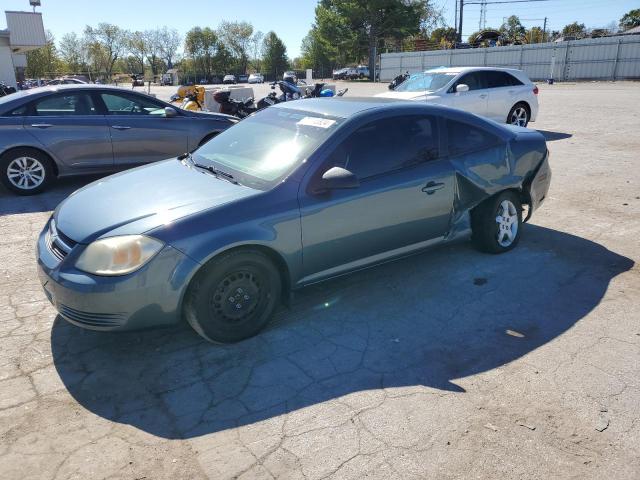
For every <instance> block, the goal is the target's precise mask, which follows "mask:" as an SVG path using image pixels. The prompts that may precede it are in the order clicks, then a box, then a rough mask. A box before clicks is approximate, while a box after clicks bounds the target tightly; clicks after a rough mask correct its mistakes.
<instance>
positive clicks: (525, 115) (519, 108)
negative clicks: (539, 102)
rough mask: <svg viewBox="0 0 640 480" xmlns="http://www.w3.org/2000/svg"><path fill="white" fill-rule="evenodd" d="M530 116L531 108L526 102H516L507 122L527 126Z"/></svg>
mask: <svg viewBox="0 0 640 480" xmlns="http://www.w3.org/2000/svg"><path fill="white" fill-rule="evenodd" d="M530 118H531V114H530V113H529V108H528V107H527V106H526V105H525V104H524V103H516V104H515V105H514V106H513V107H511V110H510V111H509V115H508V116H507V123H508V124H510V125H516V126H518V127H526V126H527V125H528V124H529V119H530Z"/></svg>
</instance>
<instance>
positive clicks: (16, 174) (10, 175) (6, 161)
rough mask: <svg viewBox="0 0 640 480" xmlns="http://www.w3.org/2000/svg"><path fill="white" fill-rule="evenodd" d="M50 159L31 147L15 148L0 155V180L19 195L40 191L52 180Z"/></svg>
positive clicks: (52, 172)
mask: <svg viewBox="0 0 640 480" xmlns="http://www.w3.org/2000/svg"><path fill="white" fill-rule="evenodd" d="M53 177H54V171H53V165H52V163H51V159H50V158H49V157H48V156H47V155H45V154H44V153H42V152H40V151H39V150H35V149H33V148H16V149H14V150H10V151H8V152H6V153H4V154H3V155H2V156H0V181H2V184H3V185H4V186H5V187H7V188H8V189H9V190H11V191H13V192H15V193H17V194H19V195H35V194H36V193H40V192H42V191H43V190H44V189H45V188H47V186H48V185H49V183H51V181H52V180H53Z"/></svg>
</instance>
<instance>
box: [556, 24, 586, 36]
mask: <svg viewBox="0 0 640 480" xmlns="http://www.w3.org/2000/svg"><path fill="white" fill-rule="evenodd" d="M586 35H587V27H585V25H584V23H578V22H573V23H570V24H569V25H565V26H564V28H563V29H562V36H564V37H576V38H582V37H585V36H586Z"/></svg>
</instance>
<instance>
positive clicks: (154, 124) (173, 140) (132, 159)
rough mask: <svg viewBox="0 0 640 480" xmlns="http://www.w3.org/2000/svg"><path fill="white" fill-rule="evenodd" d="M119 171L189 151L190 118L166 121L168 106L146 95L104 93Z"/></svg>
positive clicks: (102, 98) (101, 98) (101, 99)
mask: <svg viewBox="0 0 640 480" xmlns="http://www.w3.org/2000/svg"><path fill="white" fill-rule="evenodd" d="M96 96H97V99H96V101H98V102H101V103H102V104H103V108H104V111H105V114H106V119H107V123H108V125H109V130H110V133H111V140H112V143H113V158H114V165H115V166H116V168H126V167H130V166H132V165H139V164H143V163H149V162H155V161H158V160H163V159H166V158H171V157H175V156H177V155H180V154H182V153H184V152H187V151H188V150H189V118H188V117H185V116H183V115H182V114H181V113H179V112H178V115H177V116H175V117H172V118H169V117H166V116H165V113H164V107H165V105H164V104H163V103H161V102H158V101H156V100H154V99H153V98H150V97H148V96H146V95H139V94H135V93H129V92H118V91H111V90H110V91H101V92H98V93H97V94H96Z"/></svg>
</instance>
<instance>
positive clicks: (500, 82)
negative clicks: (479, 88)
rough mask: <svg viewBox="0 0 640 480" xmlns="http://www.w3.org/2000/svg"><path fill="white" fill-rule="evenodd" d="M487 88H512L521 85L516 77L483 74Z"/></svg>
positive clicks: (502, 73)
mask: <svg viewBox="0 0 640 480" xmlns="http://www.w3.org/2000/svg"><path fill="white" fill-rule="evenodd" d="M485 75H486V78H487V88H500V87H513V86H516V85H523V83H522V82H521V81H520V80H518V79H517V78H516V77H514V76H513V75H511V74H510V73H507V72H499V71H494V72H485Z"/></svg>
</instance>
